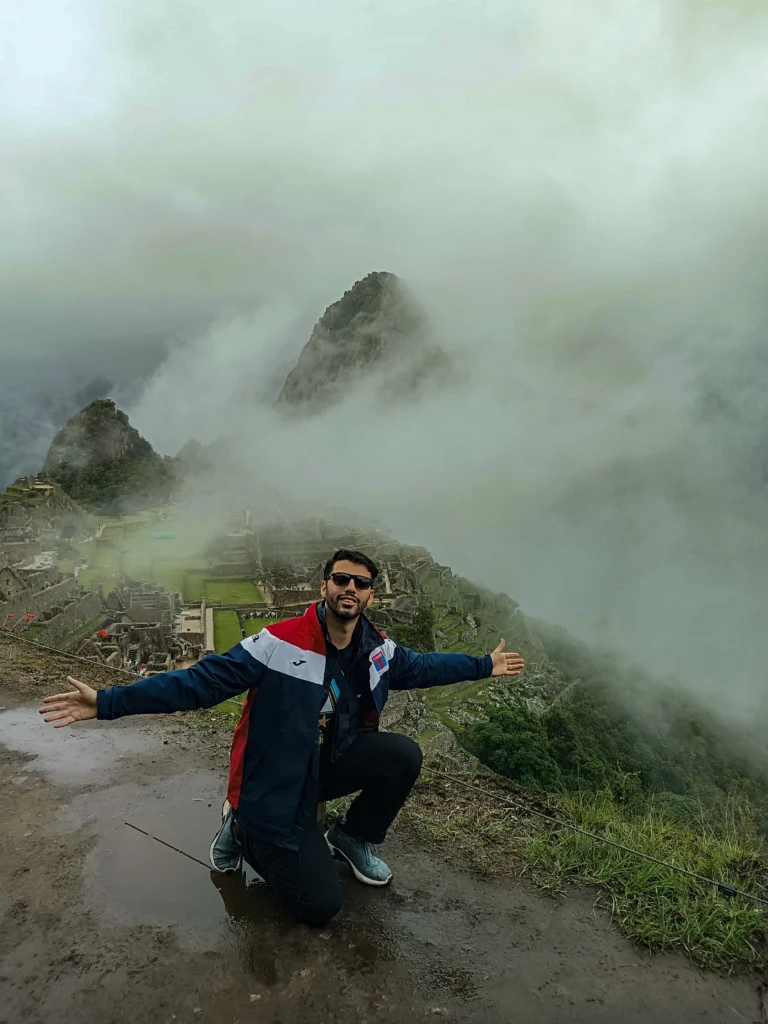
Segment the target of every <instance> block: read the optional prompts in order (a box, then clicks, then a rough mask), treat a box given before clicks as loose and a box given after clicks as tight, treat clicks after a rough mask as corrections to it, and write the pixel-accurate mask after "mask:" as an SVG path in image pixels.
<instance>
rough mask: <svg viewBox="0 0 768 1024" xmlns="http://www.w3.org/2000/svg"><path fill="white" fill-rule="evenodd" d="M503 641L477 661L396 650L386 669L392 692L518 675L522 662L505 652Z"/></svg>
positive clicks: (521, 669) (462, 657) (515, 653)
mask: <svg viewBox="0 0 768 1024" xmlns="http://www.w3.org/2000/svg"><path fill="white" fill-rule="evenodd" d="M504 645H505V641H504V640H502V641H501V642H500V643H499V646H498V647H497V648H496V650H495V651H493V652H492V653H491V654H486V655H484V656H483V657H481V658H476V657H474V656H473V655H471V654H442V653H439V652H437V651H436V652H434V653H432V654H418V653H417V652H416V651H412V650H411V649H410V648H409V647H399V646H397V647H395V651H394V654H393V656H392V661H391V664H390V670H389V686H390V689H392V690H412V689H416V688H423V687H427V686H447V685H448V684H449V683H461V682H463V681H464V680H465V679H487V678H488V677H490V676H519V675H520V673H521V672H522V671H523V669H524V668H525V661H524V660H523V658H521V657H520V655H519V654H518V653H517V652H516V651H515V652H514V653H511V654H507V653H505V651H504Z"/></svg>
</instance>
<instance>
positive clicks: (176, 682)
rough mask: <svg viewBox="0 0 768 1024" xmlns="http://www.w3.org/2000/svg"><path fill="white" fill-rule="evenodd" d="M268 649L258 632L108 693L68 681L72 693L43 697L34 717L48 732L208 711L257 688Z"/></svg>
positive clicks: (265, 635) (270, 644) (271, 644)
mask: <svg viewBox="0 0 768 1024" xmlns="http://www.w3.org/2000/svg"><path fill="white" fill-rule="evenodd" d="M273 647H274V641H273V639H272V637H271V636H270V634H269V633H268V632H267V631H266V630H263V631H262V632H261V633H259V635H258V636H254V637H248V639H247V640H244V641H243V642H242V643H240V644H237V645H236V646H235V647H233V648H232V649H231V650H229V651H227V652H226V654H209V655H208V656H207V657H205V658H203V659H202V660H201V661H199V662H197V664H196V665H191V666H190V667H189V668H184V669H177V670H175V671H173V672H161V673H160V674H159V675H156V676H150V677H149V678H145V679H140V680H139V681H137V682H135V683H131V684H130V685H128V686H113V687H111V689H109V690H98V691H97V690H94V689H92V688H91V687H90V686H87V685H86V684H85V683H81V682H79V680H77V679H73V678H72V676H70V677H69V678H68V680H67V681H68V682H69V683H70V685H71V686H72V687H73V689H72V690H71V691H70V692H69V693H58V694H56V695H55V696H52V697H46V698H45V699H44V701H43V704H44V705H45V706H44V707H42V708H40V714H41V715H45V716H46V717H45V721H46V722H53V723H54V728H57V729H60V728H61V727H62V726H64V725H72V724H74V723H75V722H80V721H85V720H86V719H89V718H101V719H112V718H122V717H123V716H124V715H153V714H169V713H170V712H173V711H192V710H194V709H196V708H210V707H213V706H214V705H215V704H220V703H221V701H223V700H226V699H227V697H234V696H235V695H236V694H238V693H243V691H245V690H249V689H251V687H253V686H258V684H259V682H260V681H261V678H262V675H263V672H264V667H265V665H266V663H267V661H268V659H269V655H270V653H271V651H272V648H273Z"/></svg>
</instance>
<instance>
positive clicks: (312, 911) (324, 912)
mask: <svg viewBox="0 0 768 1024" xmlns="http://www.w3.org/2000/svg"><path fill="white" fill-rule="evenodd" d="M340 910H341V892H329V893H324V894H323V895H322V896H319V897H317V898H315V899H314V900H311V901H309V900H307V901H305V902H302V903H301V904H299V905H298V906H295V907H294V908H293V912H294V914H295V915H296V917H297V918H298V919H299V921H302V922H303V923H304V924H309V925H312V927H313V928H322V926H323V925H324V924H328V922H329V921H330V920H332V918H334V917H336V915H337V914H338V912H339V911H340Z"/></svg>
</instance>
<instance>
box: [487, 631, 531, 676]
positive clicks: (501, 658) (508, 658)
mask: <svg viewBox="0 0 768 1024" xmlns="http://www.w3.org/2000/svg"><path fill="white" fill-rule="evenodd" d="M505 643H506V641H505V640H504V639H502V640H500V641H499V646H498V647H497V648H496V650H495V651H491V658H492V659H493V672H491V675H492V676H519V675H520V673H521V672H522V671H523V669H524V668H525V661H524V660H523V659H522V658H521V657H520V655H519V654H518V653H517V651H515V652H514V653H513V654H505V653H504V645H505Z"/></svg>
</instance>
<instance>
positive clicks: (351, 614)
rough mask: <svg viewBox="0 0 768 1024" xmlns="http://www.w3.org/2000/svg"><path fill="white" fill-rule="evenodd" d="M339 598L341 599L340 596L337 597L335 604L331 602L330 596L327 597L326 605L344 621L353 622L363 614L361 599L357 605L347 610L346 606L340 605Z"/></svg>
mask: <svg viewBox="0 0 768 1024" xmlns="http://www.w3.org/2000/svg"><path fill="white" fill-rule="evenodd" d="M339 600H340V598H338V597H337V598H335V605H334V604H331V600H330V598H328V597H326V599H325V607H326V608H327V609H328V610H329V611H330V612H331V614H332V615H335V616H336V618H337V619H340V620H341V621H342V622H351V621H352V620H353V619H358V618H359V617H360V616H361V615H362V614H363V611H362V608H361V607H360V602H359V601H358V602H357V607H355V608H354V609H350V610H349V611H347V609H346V608H339V607H338V604H339Z"/></svg>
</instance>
